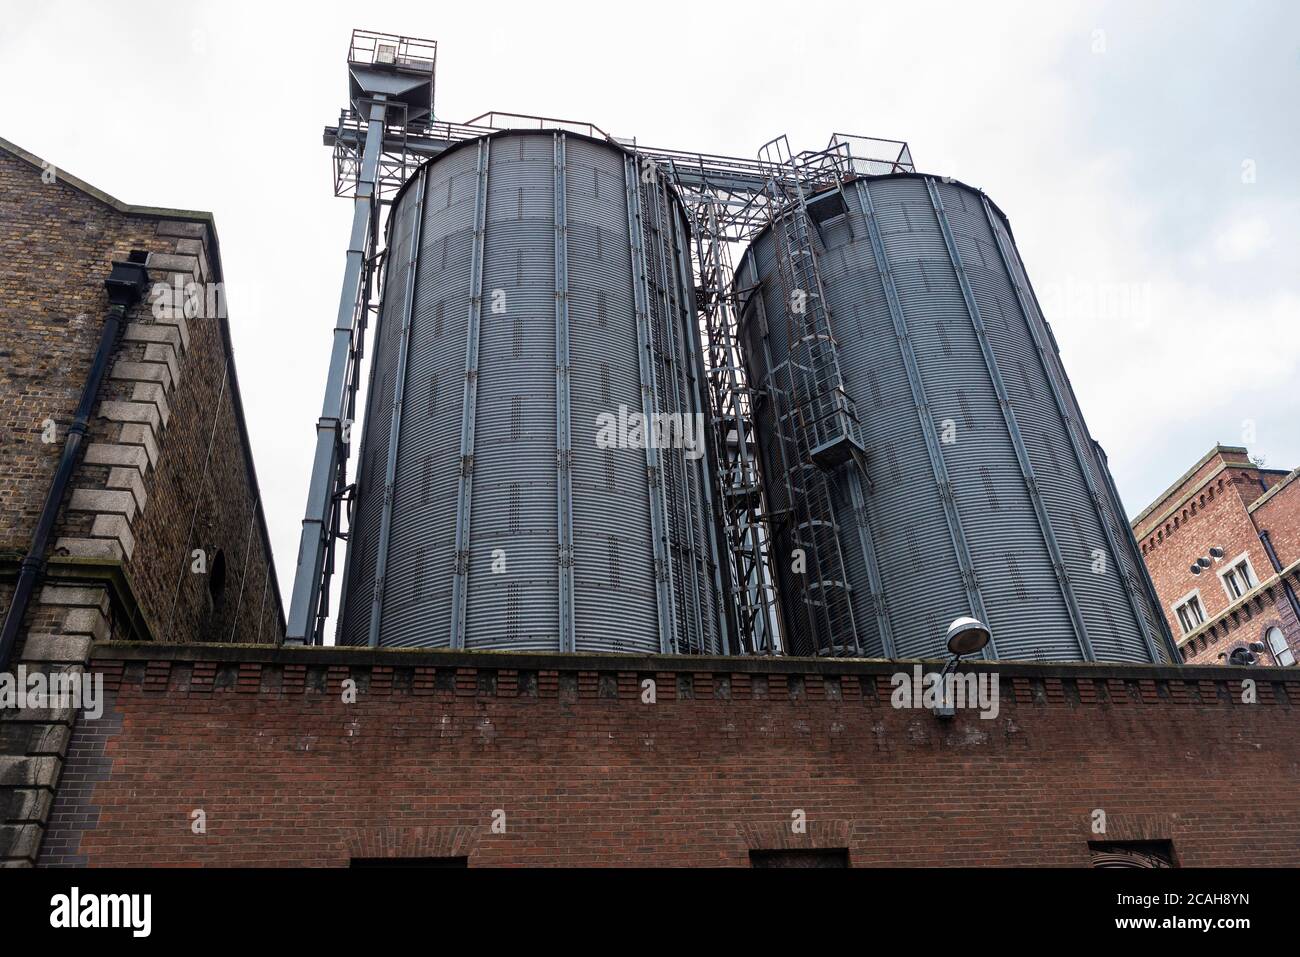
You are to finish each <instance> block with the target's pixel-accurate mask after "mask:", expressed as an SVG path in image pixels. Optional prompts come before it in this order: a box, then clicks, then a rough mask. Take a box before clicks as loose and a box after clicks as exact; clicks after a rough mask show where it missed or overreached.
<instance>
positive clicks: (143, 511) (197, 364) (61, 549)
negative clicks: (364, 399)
mask: <svg viewBox="0 0 1300 957" xmlns="http://www.w3.org/2000/svg"><path fill="white" fill-rule="evenodd" d="M133 254H134V255H133ZM132 258H134V259H135V260H137V261H138V262H139V263H140V264H143V265H144V266H145V268H146V270H147V273H148V280H149V282H150V284H151V286H150V288H149V289H148V292H147V293H146V295H145V296H144V297H143V298H141V300H140V301H139V302H137V303H136V304H135V305H134V306H133V307H131V308H130V309H129V310H128V311H127V313H126V314H125V315H123V316H122V317H121V320H120V322H119V325H120V332H119V333H118V335H117V336H116V339H115V340H114V341H112V342H106V343H105V344H104V346H103V348H104V349H105V350H106V351H105V355H106V356H107V363H106V364H104V365H103V369H104V375H103V378H102V384H101V386H100V388H99V390H98V393H97V394H96V395H95V396H92V397H90V398H91V399H92V400H93V404H92V405H91V406H90V415H89V419H88V421H87V423H86V432H85V435H84V437H82V438H81V439H80V440H79V441H80V444H79V446H76V447H75V448H77V454H76V456H75V469H74V471H72V473H71V476H70V479H69V481H67V483H66V488H65V489H64V491H63V494H62V495H61V496H59V497H58V498H59V500H58V501H56V502H55V503H54V507H57V508H58V512H57V515H56V518H55V519H54V524H53V527H52V531H51V533H50V534H49V536H48V543H47V547H46V548H45V549H44V550H43V553H42V554H39V555H32V556H31V559H32V562H30V563H29V564H33V566H35V563H38V562H39V564H40V571H39V578H38V579H37V584H36V585H35V590H34V592H33V593H32V595H31V600H30V601H29V602H28V603H27V604H26V608H25V614H24V615H23V616H22V620H21V621H17V620H16V621H15V623H16V624H17V625H18V631H17V644H16V646H15V648H16V652H17V653H16V656H15V658H14V663H16V664H17V663H22V664H26V665H27V666H28V667H29V668H42V669H44V670H46V671H50V670H55V671H60V670H69V669H72V670H75V669H77V668H80V667H83V666H84V664H85V662H86V661H87V660H88V655H89V648H90V645H91V643H92V641H97V640H98V641H102V640H109V639H131V640H136V641H160V642H165V641H172V640H182V641H195V640H202V641H213V642H218V641H220V642H248V643H255V642H276V641H279V640H280V638H281V636H282V635H283V627H284V626H283V613H282V609H281V604H280V590H279V586H278V584H277V582H276V578H275V569H274V565H273V564H272V562H271V550H270V545H269V540H268V537H267V532H266V525H265V522H264V520H263V518H264V517H263V514H262V510H261V507H260V498H259V493H258V485H257V477H256V474H255V473H254V470H253V460H252V455H251V453H250V449H249V444H248V435H247V432H246V430H245V426H244V414H243V409H242V406H241V403H240V395H239V383H238V380H237V378H236V376H235V367H234V362H233V360H232V358H231V356H232V352H231V341H230V329H229V326H228V324H227V321H226V318H225V314H224V310H223V309H222V308H221V304H222V301H223V295H222V291H223V286H222V275H221V259H220V254H219V248H218V244H217V233H216V228H215V225H214V223H213V219H212V216H211V215H210V214H208V213H201V212H189V211H185V210H174V209H154V208H149V207H141V206H130V205H127V204H125V203H122V202H120V201H118V200H116V199H114V198H113V197H111V196H108V195H106V194H105V193H103V192H101V191H100V190H97V189H95V188H94V187H93V186H90V185H89V184H87V183H84V182H82V181H81V180H79V179H77V178H76V177H74V176H71V175H69V174H67V173H65V172H63V171H62V170H59V169H57V168H56V167H54V166H52V165H51V164H49V163H47V162H45V161H43V160H41V159H40V158H38V157H36V156H33V155H31V154H30V153H27V152H26V151H24V150H22V149H21V148H19V147H17V146H15V145H13V144H12V143H8V142H6V141H4V140H0V329H2V330H3V332H2V333H0V476H2V477H3V478H0V613H2V614H3V616H4V617H6V618H7V617H8V616H9V614H10V606H11V605H12V604H13V599H14V594H15V583H16V582H17V581H18V580H19V576H20V570H21V568H22V567H23V563H24V558H26V557H28V554H29V551H30V550H31V549H32V547H33V537H34V532H35V530H36V529H37V526H38V523H39V521H40V519H41V516H42V514H43V512H44V511H45V509H46V500H47V497H49V495H50V490H51V487H52V483H53V481H54V479H55V475H56V472H57V471H58V469H59V465H60V462H61V460H62V459H63V457H64V451H65V444H66V443H67V442H68V440H69V434H70V427H71V425H72V424H73V422H74V419H75V417H76V414H77V410H78V406H79V404H80V402H81V397H82V393H83V391H85V389H86V384H87V382H88V375H89V374H90V373H91V371H92V369H93V368H94V367H95V365H96V362H95V360H96V356H97V353H99V351H100V349H101V334H102V331H103V330H104V329H105V328H106V317H107V316H108V315H109V312H110V303H109V298H108V295H107V294H106V291H105V279H106V278H107V277H108V276H109V273H110V269H111V268H112V264H113V263H114V262H115V261H126V260H128V259H132ZM71 431H74V432H75V430H71ZM16 614H17V613H15V615H16ZM74 723H75V712H71V711H67V710H63V711H59V712H51V711H37V712H32V711H27V712H11V711H8V710H6V711H5V712H4V715H3V720H2V721H0V811H2V813H3V815H4V821H3V825H2V826H3V831H0V859H5V858H9V859H19V860H30V859H31V858H32V857H33V856H34V854H35V848H36V847H37V846H38V844H39V840H40V831H41V827H42V824H43V822H44V820H45V817H46V814H47V812H48V809H49V805H50V801H51V799H52V795H53V790H54V787H55V785H56V783H57V781H58V780H59V773H60V767H61V763H62V760H63V757H64V751H65V749H66V746H67V741H68V737H69V733H70V730H71V726H72V725H73V724H74Z"/></svg>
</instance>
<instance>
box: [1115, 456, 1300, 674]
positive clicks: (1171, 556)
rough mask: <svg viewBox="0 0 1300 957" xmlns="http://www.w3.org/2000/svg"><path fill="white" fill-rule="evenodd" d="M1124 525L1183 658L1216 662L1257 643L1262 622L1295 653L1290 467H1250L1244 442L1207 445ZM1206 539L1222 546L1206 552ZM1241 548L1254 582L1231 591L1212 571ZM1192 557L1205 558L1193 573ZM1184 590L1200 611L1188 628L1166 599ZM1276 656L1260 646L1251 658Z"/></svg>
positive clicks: (1296, 566)
mask: <svg viewBox="0 0 1300 957" xmlns="http://www.w3.org/2000/svg"><path fill="white" fill-rule="evenodd" d="M1133 531H1134V534H1135V535H1136V536H1137V539H1138V543H1139V544H1140V546H1141V548H1142V556H1143V559H1144V560H1145V561H1146V564H1147V568H1148V569H1149V570H1150V572H1151V578H1152V581H1153V582H1154V583H1155V586H1156V591H1157V593H1158V594H1159V596H1160V601H1161V605H1162V607H1163V608H1164V612H1165V616H1166V618H1167V619H1168V620H1169V627H1170V628H1171V629H1172V630H1173V633H1174V635H1175V636H1176V637H1177V640H1178V642H1179V647H1180V649H1181V651H1182V653H1183V658H1184V660H1186V661H1189V662H1192V663H1195V664H1223V663H1224V662H1225V661H1226V659H1227V656H1228V655H1230V654H1231V653H1232V651H1233V650H1234V649H1236V648H1239V647H1243V646H1247V645H1249V644H1250V643H1252V642H1259V643H1261V644H1264V645H1266V646H1267V645H1268V642H1267V641H1266V636H1267V635H1268V633H1269V630H1270V629H1272V628H1278V629H1280V630H1281V632H1282V634H1283V636H1284V637H1285V639H1286V641H1287V642H1288V644H1289V647H1290V650H1291V653H1292V654H1293V655H1294V656H1295V657H1296V659H1297V660H1300V612H1298V610H1297V602H1296V596H1297V595H1298V594H1300V469H1296V470H1295V471H1292V472H1285V471H1279V470H1276V469H1264V468H1260V467H1259V466H1257V465H1255V464H1254V463H1253V462H1251V460H1250V457H1249V456H1248V455H1247V452H1246V450H1245V449H1244V448H1236V447H1229V446H1215V447H1214V448H1213V449H1211V450H1210V451H1209V452H1208V453H1207V454H1206V455H1205V456H1204V457H1203V458H1202V459H1201V460H1200V461H1199V462H1197V463H1196V465H1195V466H1193V467H1192V469H1191V470H1190V471H1188V472H1187V474H1185V475H1184V476H1183V477H1182V478H1180V479H1179V480H1178V481H1177V482H1176V483H1174V485H1173V486H1171V487H1170V488H1169V490H1168V491H1166V492H1165V493H1164V494H1163V495H1162V496H1161V497H1160V498H1158V499H1157V500H1156V501H1155V502H1153V503H1152V504H1151V505H1150V506H1149V507H1148V508H1146V509H1145V510H1144V511H1143V512H1142V513H1141V514H1140V515H1139V516H1138V517H1137V519H1136V520H1134V522H1133ZM1266 541H1267V542H1268V543H1269V544H1271V545H1272V549H1273V554H1272V555H1270V554H1269V551H1268V548H1267V546H1266V544H1265V542H1266ZM1212 547H1214V548H1220V549H1222V551H1223V554H1222V556H1219V557H1212V556H1211V553H1210V549H1211V548H1212ZM1243 557H1244V558H1245V560H1247V561H1248V562H1249V564H1250V569H1251V572H1252V576H1253V577H1252V582H1253V586H1254V587H1252V588H1251V589H1250V590H1249V591H1247V592H1246V593H1244V594H1242V595H1240V596H1234V595H1233V594H1232V593H1231V592H1230V591H1229V589H1228V588H1227V587H1226V586H1225V584H1224V582H1223V580H1222V577H1221V576H1222V572H1224V571H1225V570H1227V568H1229V567H1230V566H1233V565H1234V563H1236V562H1238V561H1239V560H1241V559H1242V558H1243ZM1201 558H1209V559H1210V562H1209V564H1208V566H1206V567H1203V568H1202V569H1201V571H1200V573H1199V574H1193V572H1192V570H1191V566H1192V565H1193V563H1196V562H1197V560H1198V559H1201ZM1192 595H1195V596H1196V597H1197V599H1198V600H1199V602H1200V605H1201V608H1202V611H1203V614H1204V619H1205V620H1204V622H1203V623H1201V624H1200V625H1199V626H1198V627H1194V628H1192V629H1190V630H1189V629H1187V628H1186V627H1184V626H1183V624H1182V623H1181V622H1180V620H1179V617H1178V615H1177V614H1176V612H1175V608H1176V607H1177V606H1178V605H1179V604H1180V603H1182V602H1183V601H1184V600H1186V599H1187V598H1188V597H1190V596H1192ZM1278 657H1279V656H1276V655H1274V654H1272V653H1271V652H1270V651H1268V650H1266V651H1265V652H1263V653H1262V654H1261V655H1260V660H1261V661H1262V662H1265V663H1268V664H1278V663H1279V662H1278V660H1277V658H1278Z"/></svg>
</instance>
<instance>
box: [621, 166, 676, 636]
mask: <svg viewBox="0 0 1300 957" xmlns="http://www.w3.org/2000/svg"><path fill="white" fill-rule="evenodd" d="M638 176H639V170H638V168H637V160H636V157H634V156H627V157H624V159H623V185H624V188H625V190H626V193H627V229H628V241H629V243H630V244H631V251H632V270H633V272H634V274H635V275H634V276H633V282H632V288H633V293H634V296H633V298H634V300H635V303H636V332H637V346H638V349H637V355H638V357H639V359H640V366H641V411H642V414H644V415H645V417H646V422H645V424H646V427H647V428H649V424H650V421H651V419H650V417H651V415H653V413H654V410H655V402H656V400H657V396H658V390H657V389H656V388H655V372H654V355H653V352H652V350H653V348H654V346H653V344H652V341H651V338H650V288H649V281H648V279H647V277H646V259H645V244H644V242H643V233H642V231H641V192H640V189H639V187H638V182H639V180H638ZM647 438H649V437H648V436H647ZM645 460H646V483H647V486H648V488H649V493H650V532H651V536H652V538H653V539H654V556H655V558H654V563H655V596H656V599H657V601H658V606H659V651H660V652H661V653H662V654H671V653H672V652H674V651H675V650H676V641H675V635H676V629H677V626H676V620H675V617H674V615H673V594H672V582H671V580H670V576H671V574H672V566H671V563H670V562H669V560H668V531H667V525H666V522H665V515H664V500H663V476H662V475H661V474H660V467H659V450H658V449H657V448H655V445H654V442H652V441H647V442H646V449H645Z"/></svg>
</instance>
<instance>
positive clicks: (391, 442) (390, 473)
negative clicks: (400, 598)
mask: <svg viewBox="0 0 1300 957" xmlns="http://www.w3.org/2000/svg"><path fill="white" fill-rule="evenodd" d="M419 175H420V182H419V183H417V184H416V193H415V206H414V210H415V211H414V214H413V215H414V216H415V222H414V223H412V225H411V252H410V255H409V256H408V257H407V260H406V296H405V302H406V308H405V309H403V310H402V329H401V332H400V333H399V335H398V340H397V370H396V375H395V381H394V382H393V407H392V413H391V416H392V422H391V423H390V428H389V432H388V462H387V465H386V466H385V468H384V504H383V511H382V513H381V514H380V518H379V551H378V553H377V554H376V555H375V582H374V595H373V596H372V597H371V600H370V635H369V641H368V643H369V645H370V647H372V648H374V647H376V646H377V645H378V644H379V624H380V619H381V618H382V616H383V608H384V584H385V583H384V576H385V575H386V574H387V572H388V544H389V540H390V538H391V537H392V529H393V496H394V495H395V494H396V492H397V488H396V486H397V446H398V443H399V442H401V435H402V408H403V401H404V399H405V396H406V366H407V356H408V354H409V352H410V347H411V316H412V314H413V313H414V312H415V274H416V270H417V269H418V268H419V265H420V231H421V228H422V226H423V224H424V195H425V193H424V191H425V186H426V184H427V183H428V179H429V178H428V175H427V174H425V173H421V174H419ZM376 398H378V397H376Z"/></svg>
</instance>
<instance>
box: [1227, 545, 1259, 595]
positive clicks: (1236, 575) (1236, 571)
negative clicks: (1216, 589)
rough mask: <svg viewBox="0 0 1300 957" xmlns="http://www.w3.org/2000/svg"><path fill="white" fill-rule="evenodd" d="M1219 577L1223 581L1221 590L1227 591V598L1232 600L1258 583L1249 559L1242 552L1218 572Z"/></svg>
mask: <svg viewBox="0 0 1300 957" xmlns="http://www.w3.org/2000/svg"><path fill="white" fill-rule="evenodd" d="M1219 578H1220V579H1221V580H1222V581H1223V590H1224V591H1225V592H1227V593H1228V598H1229V599H1231V600H1232V601H1236V600H1237V599H1238V598H1240V597H1241V596H1242V595H1244V594H1246V592H1248V591H1250V590H1251V589H1252V588H1254V587H1255V586H1256V585H1257V584H1259V582H1258V580H1257V579H1256V578H1255V574H1254V572H1252V571H1251V568H1250V559H1249V558H1247V557H1246V556H1245V554H1244V553H1243V554H1241V555H1238V556H1237V557H1236V558H1234V559H1233V560H1232V561H1231V562H1229V563H1228V567H1227V568H1225V569H1224V570H1223V571H1221V572H1219Z"/></svg>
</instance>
